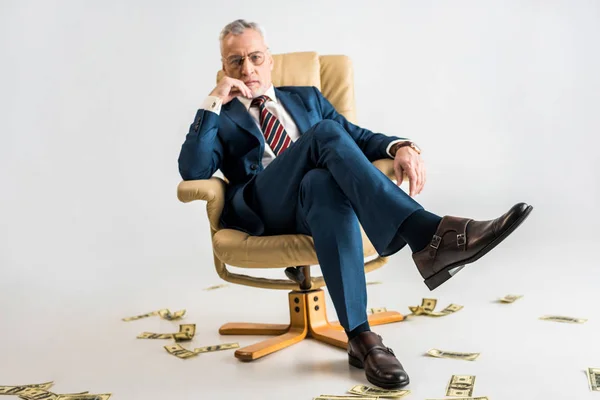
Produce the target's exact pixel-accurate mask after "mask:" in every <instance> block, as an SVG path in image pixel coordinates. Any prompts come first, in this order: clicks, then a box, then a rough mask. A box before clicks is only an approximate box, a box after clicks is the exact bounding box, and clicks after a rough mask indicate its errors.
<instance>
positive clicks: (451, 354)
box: [427, 349, 481, 361]
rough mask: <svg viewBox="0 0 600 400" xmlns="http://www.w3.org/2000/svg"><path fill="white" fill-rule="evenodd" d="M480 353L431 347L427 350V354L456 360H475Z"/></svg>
mask: <svg viewBox="0 0 600 400" xmlns="http://www.w3.org/2000/svg"><path fill="white" fill-rule="evenodd" d="M480 354H481V353H459V352H455V351H443V350H438V349H431V350H429V351H428V352H427V355H430V356H431V357H437V358H453V359H457V360H467V361H475V360H476V359H477V357H479V355H480Z"/></svg>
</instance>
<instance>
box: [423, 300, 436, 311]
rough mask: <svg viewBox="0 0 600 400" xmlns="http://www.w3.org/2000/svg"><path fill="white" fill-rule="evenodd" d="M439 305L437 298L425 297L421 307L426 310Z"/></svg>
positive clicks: (433, 308)
mask: <svg viewBox="0 0 600 400" xmlns="http://www.w3.org/2000/svg"><path fill="white" fill-rule="evenodd" d="M436 306H437V299H427V298H424V299H423V300H421V308H422V309H423V310H425V311H433V310H435V307H436Z"/></svg>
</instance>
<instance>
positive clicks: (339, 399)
mask: <svg viewBox="0 0 600 400" xmlns="http://www.w3.org/2000/svg"><path fill="white" fill-rule="evenodd" d="M356 399H358V400H379V397H364V396H337V395H335V394H322V395H321V396H317V397H313V400H356Z"/></svg>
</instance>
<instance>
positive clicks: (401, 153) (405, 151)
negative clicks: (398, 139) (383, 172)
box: [394, 146, 425, 197]
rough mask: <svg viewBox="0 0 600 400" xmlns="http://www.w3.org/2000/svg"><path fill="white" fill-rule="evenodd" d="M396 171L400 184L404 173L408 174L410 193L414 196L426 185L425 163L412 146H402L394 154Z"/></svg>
mask: <svg viewBox="0 0 600 400" xmlns="http://www.w3.org/2000/svg"><path fill="white" fill-rule="evenodd" d="M394 173H395V174H396V180H397V182H398V183H397V184H398V186H400V185H401V184H402V180H403V179H404V174H406V175H407V176H408V183H409V194H410V197H414V196H416V195H418V194H419V193H421V190H423V186H425V163H424V162H423V159H422V158H421V155H420V154H419V153H417V152H416V151H415V150H413V149H412V148H410V147H408V146H405V147H400V148H399V149H398V150H397V151H396V155H395V156H394Z"/></svg>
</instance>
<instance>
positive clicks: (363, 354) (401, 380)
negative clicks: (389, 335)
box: [348, 332, 409, 389]
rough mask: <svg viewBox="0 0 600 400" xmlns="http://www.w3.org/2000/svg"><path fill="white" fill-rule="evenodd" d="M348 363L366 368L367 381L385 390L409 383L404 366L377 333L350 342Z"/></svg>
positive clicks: (367, 334)
mask: <svg viewBox="0 0 600 400" xmlns="http://www.w3.org/2000/svg"><path fill="white" fill-rule="evenodd" d="M348 362H349V363H350V365H352V366H354V367H356V368H364V369H365V375H366V376H367V380H368V381H369V382H371V383H372V384H374V385H377V386H379V387H382V388H384V389H395V388H400V387H402V386H406V385H408V383H409V379H408V374H407V373H406V371H404V368H403V367H402V364H400V361H398V359H397V358H396V356H395V355H394V352H393V351H392V349H390V348H389V347H386V346H384V345H383V342H382V339H381V336H379V335H378V334H376V333H375V332H362V333H361V334H359V335H358V336H357V337H355V338H354V339H352V340H350V341H349V342H348Z"/></svg>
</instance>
